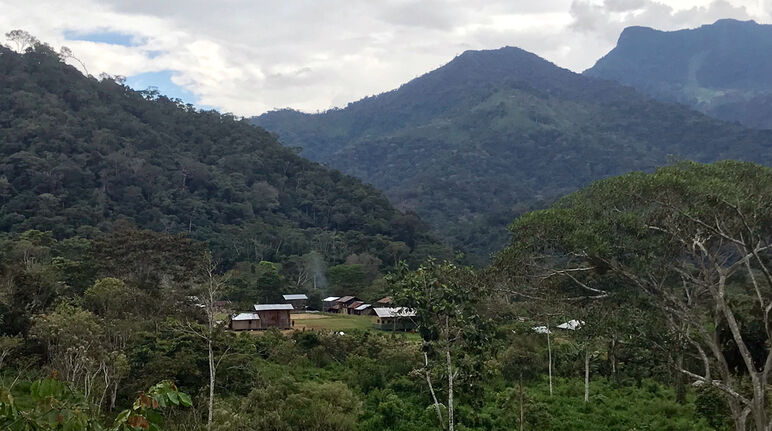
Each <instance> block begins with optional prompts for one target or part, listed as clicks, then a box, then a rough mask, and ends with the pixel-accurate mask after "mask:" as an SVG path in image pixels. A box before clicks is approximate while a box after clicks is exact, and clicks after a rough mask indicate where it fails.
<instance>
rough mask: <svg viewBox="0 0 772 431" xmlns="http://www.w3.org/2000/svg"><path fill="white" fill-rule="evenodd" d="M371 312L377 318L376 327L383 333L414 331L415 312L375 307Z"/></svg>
mask: <svg viewBox="0 0 772 431" xmlns="http://www.w3.org/2000/svg"><path fill="white" fill-rule="evenodd" d="M373 312H374V313H375V315H376V316H378V321H377V323H376V325H375V326H376V327H377V328H379V329H382V330H384V331H409V330H411V329H414V328H415V326H416V324H415V319H414V317H415V310H412V309H410V308H405V307H393V308H387V307H377V308H373Z"/></svg>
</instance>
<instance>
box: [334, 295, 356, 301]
mask: <svg viewBox="0 0 772 431" xmlns="http://www.w3.org/2000/svg"><path fill="white" fill-rule="evenodd" d="M354 298H356V296H343V297H340V298H338V302H349V301H351V300H352V299H354Z"/></svg>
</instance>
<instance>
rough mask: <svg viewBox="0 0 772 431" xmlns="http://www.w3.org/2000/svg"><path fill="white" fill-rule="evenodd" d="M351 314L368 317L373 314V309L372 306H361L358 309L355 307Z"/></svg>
mask: <svg viewBox="0 0 772 431" xmlns="http://www.w3.org/2000/svg"><path fill="white" fill-rule="evenodd" d="M351 312H352V313H353V314H356V315H367V314H372V308H371V306H370V304H360V305H358V306H357V307H355V308H354V309H353V310H352V311H351Z"/></svg>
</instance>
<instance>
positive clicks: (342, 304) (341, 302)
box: [330, 296, 359, 314]
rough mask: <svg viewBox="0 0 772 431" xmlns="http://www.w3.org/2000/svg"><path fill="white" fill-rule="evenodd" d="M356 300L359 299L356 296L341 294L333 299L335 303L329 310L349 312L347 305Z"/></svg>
mask: <svg viewBox="0 0 772 431" xmlns="http://www.w3.org/2000/svg"><path fill="white" fill-rule="evenodd" d="M357 301H359V298H357V297H356V296H342V297H340V298H338V299H337V300H336V301H335V305H333V306H332V309H331V310H330V312H331V313H343V314H349V311H348V310H349V308H348V306H349V305H351V304H352V303H354V302H357Z"/></svg>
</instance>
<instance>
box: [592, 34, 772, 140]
mask: <svg viewBox="0 0 772 431" xmlns="http://www.w3.org/2000/svg"><path fill="white" fill-rule="evenodd" d="M584 74H585V75H587V76H592V77H597V78H605V79H611V80H614V81H618V82H621V83H623V84H626V85H631V86H633V87H635V88H636V89H638V90H640V91H642V92H644V93H647V94H650V95H651V96H653V97H655V98H657V99H660V100H665V101H673V102H679V103H683V104H686V105H689V106H691V107H693V108H695V109H698V110H700V111H702V112H704V113H706V114H708V115H711V116H713V117H716V118H720V119H723V120H727V121H739V122H740V123H743V124H745V125H747V126H749V127H756V128H765V129H772V25H765V24H757V23H756V22H754V21H736V20H731V19H724V20H719V21H717V22H716V23H715V24H712V25H704V26H702V27H700V28H696V29H688V30H678V31H670V32H665V31H659V30H654V29H651V28H647V27H629V28H627V29H625V30H624V31H623V32H622V34H621V36H619V41H618V42H617V46H616V47H615V48H614V49H613V50H611V52H609V53H608V54H607V55H606V56H604V57H603V58H601V59H600V60H598V62H597V63H596V64H595V65H594V66H593V67H592V68H590V69H588V70H586V71H585V72H584Z"/></svg>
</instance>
